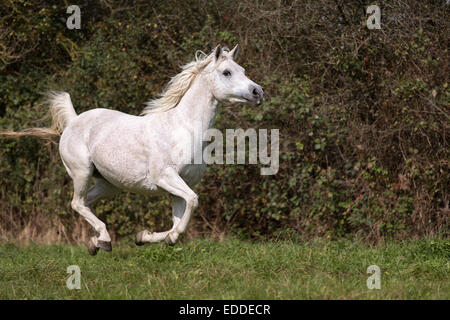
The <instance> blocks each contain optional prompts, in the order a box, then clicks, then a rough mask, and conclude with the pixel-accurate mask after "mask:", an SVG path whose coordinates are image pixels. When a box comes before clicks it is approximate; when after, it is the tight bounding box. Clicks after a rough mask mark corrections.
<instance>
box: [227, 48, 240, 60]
mask: <svg viewBox="0 0 450 320" xmlns="http://www.w3.org/2000/svg"><path fill="white" fill-rule="evenodd" d="M238 52H239V45H236V46H235V47H234V48H233V50H231V51H230V53H229V55H230V57H232V58H233V60H236V58H237V55H238Z"/></svg>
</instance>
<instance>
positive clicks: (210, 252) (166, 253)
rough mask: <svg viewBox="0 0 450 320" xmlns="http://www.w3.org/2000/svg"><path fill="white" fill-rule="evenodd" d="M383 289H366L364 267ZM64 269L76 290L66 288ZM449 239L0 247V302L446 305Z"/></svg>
mask: <svg viewBox="0 0 450 320" xmlns="http://www.w3.org/2000/svg"><path fill="white" fill-rule="evenodd" d="M373 264H375V265H378V266H379V267H380V268H381V289H380V290H376V289H375V290H369V289H368V288H367V285H366V280H367V278H368V277H369V276H370V274H367V273H366V270H367V267H368V266H370V265H373ZM69 265H78V266H79V267H80V269H81V289H80V290H69V289H68V288H67V287H66V279H67V278H68V277H69V274H68V273H67V272H66V269H67V267H68V266H69ZM449 275H450V242H449V241H448V240H439V239H435V240H417V241H408V242H392V243H388V244H385V245H381V246H378V247H376V248H371V247H368V246H366V245H363V244H360V243H354V242H350V241H344V240H340V241H332V240H327V241H325V240H316V241H310V242H303V243H294V242H275V241H274V242H244V241H239V240H235V239H226V240H225V241H223V242H217V241H214V240H208V239H198V240H190V241H185V242H183V243H180V244H178V245H177V246H174V247H168V246H165V245H159V244H158V245H149V246H144V247H135V246H134V245H131V244H127V243H122V244H120V245H116V246H115V247H114V248H113V252H112V253H106V252H103V251H101V252H99V254H98V255H97V256H96V257H91V256H89V255H88V253H87V250H86V248H85V247H77V246H67V245H52V246H46V245H28V246H18V245H15V244H11V243H3V244H1V245H0V299H449V298H450V280H449Z"/></svg>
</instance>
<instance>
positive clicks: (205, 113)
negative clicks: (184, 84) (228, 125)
mask: <svg viewBox="0 0 450 320" xmlns="http://www.w3.org/2000/svg"><path fill="white" fill-rule="evenodd" d="M216 107H217V100H216V99H215V98H214V95H213V94H212V92H211V90H210V86H209V83H208V79H207V77H206V76H205V75H202V74H200V75H198V76H197V78H196V79H194V80H193V83H192V85H191V87H190V88H189V90H188V91H187V92H186V93H185V94H184V96H183V98H182V99H181V100H180V102H179V104H178V106H176V107H175V108H173V109H172V110H170V111H173V116H175V117H176V118H177V120H178V121H180V122H181V123H182V124H183V125H184V126H186V127H188V128H190V129H192V130H200V132H202V133H203V132H205V131H206V130H207V129H209V128H211V127H212V125H213V123H214V119H215V116H216Z"/></svg>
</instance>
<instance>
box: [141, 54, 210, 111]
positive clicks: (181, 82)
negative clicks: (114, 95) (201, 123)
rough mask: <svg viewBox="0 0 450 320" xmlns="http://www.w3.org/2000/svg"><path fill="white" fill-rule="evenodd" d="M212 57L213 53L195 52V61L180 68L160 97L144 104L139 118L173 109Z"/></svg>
mask: <svg viewBox="0 0 450 320" xmlns="http://www.w3.org/2000/svg"><path fill="white" fill-rule="evenodd" d="M198 53H200V55H198ZM213 56H214V54H213V53H211V54H210V55H206V54H205V53H203V52H201V51H197V52H196V55H195V61H192V62H189V63H188V64H186V65H184V66H182V67H181V68H182V70H183V71H181V72H180V73H179V74H177V75H176V76H174V77H172V79H170V81H169V83H168V84H167V85H166V88H165V89H164V91H163V92H162V93H161V94H160V97H159V98H158V99H153V100H150V101H148V102H147V103H146V107H145V108H144V110H142V112H141V116H145V115H148V114H151V113H156V112H163V111H167V110H170V109H172V108H175V107H176V106H177V105H178V103H179V102H180V100H181V98H182V97H183V96H184V94H185V93H186V91H188V90H189V88H190V86H191V84H192V82H193V81H194V79H195V78H196V77H197V76H198V75H199V74H200V72H202V71H203V70H204V69H205V68H206V66H207V65H208V64H209V63H210V62H211V61H212V60H213Z"/></svg>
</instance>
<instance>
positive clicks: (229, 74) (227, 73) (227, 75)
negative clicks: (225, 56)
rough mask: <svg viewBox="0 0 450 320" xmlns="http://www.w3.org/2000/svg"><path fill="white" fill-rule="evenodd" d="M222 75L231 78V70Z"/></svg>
mask: <svg viewBox="0 0 450 320" xmlns="http://www.w3.org/2000/svg"><path fill="white" fill-rule="evenodd" d="M222 74H223V75H224V76H225V77H229V76H231V72H230V70H225V71H224V72H223V73H222Z"/></svg>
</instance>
